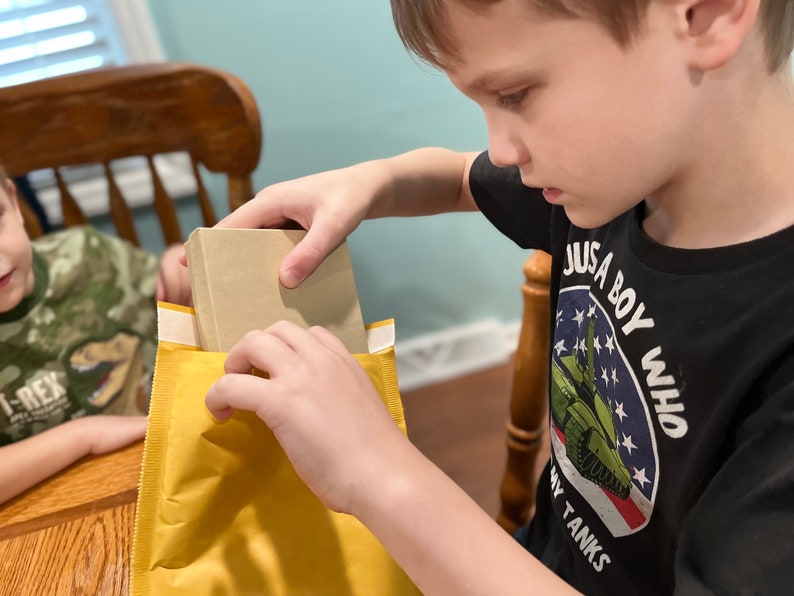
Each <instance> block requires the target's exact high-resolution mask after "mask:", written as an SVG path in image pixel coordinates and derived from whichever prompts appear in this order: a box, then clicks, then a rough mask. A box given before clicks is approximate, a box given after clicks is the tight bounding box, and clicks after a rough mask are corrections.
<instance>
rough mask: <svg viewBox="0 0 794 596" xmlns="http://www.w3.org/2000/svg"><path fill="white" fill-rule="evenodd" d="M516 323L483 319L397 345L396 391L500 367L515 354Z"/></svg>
mask: <svg viewBox="0 0 794 596" xmlns="http://www.w3.org/2000/svg"><path fill="white" fill-rule="evenodd" d="M520 328H521V324H520V322H519V321H511V322H504V321H500V320H499V319H485V320H483V321H477V322H475V323H469V324H467V325H461V326H459V327H453V328H449V329H445V330H443V331H438V332H435V333H428V334H427V335H421V336H418V337H412V338H409V339H407V340H404V341H399V340H398V341H397V342H396V344H395V346H394V352H395V357H396V359H397V375H398V378H399V383H400V389H402V390H405V391H408V390H411V389H417V388H419V387H424V386H426V385H432V384H433V383H439V382H441V381H446V380H449V379H453V378H455V377H459V376H462V375H467V374H470V373H473V372H477V371H479V370H484V369H486V368H491V367H493V366H498V365H500V364H504V363H505V362H507V360H508V359H509V358H510V357H511V356H512V354H513V353H514V352H515V349H516V346H517V344H518V334H519V331H520Z"/></svg>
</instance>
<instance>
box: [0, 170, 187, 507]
mask: <svg viewBox="0 0 794 596" xmlns="http://www.w3.org/2000/svg"><path fill="white" fill-rule="evenodd" d="M177 255H178V252H177V251H176V250H175V249H169V250H168V251H166V253H165V254H164V256H163V259H162V263H161V265H160V275H159V276H158V259H157V257H155V256H153V255H148V254H146V253H144V252H143V251H140V250H138V249H135V248H133V247H132V246H130V245H129V244H127V243H124V242H122V241H120V240H118V239H116V238H111V237H109V236H105V235H103V234H101V233H99V232H97V231H96V230H93V229H92V228H88V227H86V228H71V229H68V230H66V231H64V232H60V233H57V234H50V235H47V236H44V237H42V238H40V239H38V240H37V241H36V242H35V243H33V244H31V241H30V239H29V237H28V235H27V233H26V232H25V228H24V224H23V218H22V213H21V211H20V208H19V203H18V198H17V194H16V188H15V187H14V183H13V182H12V181H11V180H9V179H8V178H7V177H6V175H5V173H4V172H2V170H0V445H2V446H1V447H0V461H2V462H3V465H2V466H1V467H0V503H2V502H4V501H6V500H8V499H10V498H12V497H14V496H16V495H17V494H19V493H21V492H22V491H24V490H26V489H27V488H29V487H31V486H33V485H34V484H36V483H38V482H39V481H41V480H43V479H45V478H47V477H49V476H51V475H52V474H54V473H55V472H57V471H59V470H61V469H62V468H65V467H66V466H68V465H69V464H71V463H73V462H75V461H77V460H78V459H80V458H81V457H83V456H84V455H87V454H89V453H95V454H98V453H106V452H109V451H113V450H115V449H118V448H120V447H123V446H124V445H127V444H129V443H131V442H133V441H135V440H138V439H141V438H142V437H143V435H144V433H145V431H146V417H145V416H144V415H145V414H146V412H147V410H148V397H147V396H148V390H147V389H146V386H147V385H148V382H149V381H150V380H151V379H150V377H151V374H152V368H153V366H154V350H155V347H156V320H155V301H154V297H155V287H156V286H157V294H158V296H160V297H162V298H164V299H166V298H168V299H170V300H171V301H175V302H176V301H181V302H186V301H188V300H189V284H188V280H187V275H186V272H185V270H184V268H183V267H180V266H179V265H178V259H177ZM185 289H187V291H188V293H185ZM98 413H102V414H103V415H100V416H94V415H93V414H98Z"/></svg>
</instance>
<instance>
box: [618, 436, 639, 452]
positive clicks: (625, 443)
mask: <svg viewBox="0 0 794 596" xmlns="http://www.w3.org/2000/svg"><path fill="white" fill-rule="evenodd" d="M621 445H623V446H624V447H625V448H626V451H628V452H629V455H631V450H632V449H636V448H637V446H636V445H635V444H634V443H633V442H632V440H631V435H629V436H626V434H625V433H623V442H622V443H621Z"/></svg>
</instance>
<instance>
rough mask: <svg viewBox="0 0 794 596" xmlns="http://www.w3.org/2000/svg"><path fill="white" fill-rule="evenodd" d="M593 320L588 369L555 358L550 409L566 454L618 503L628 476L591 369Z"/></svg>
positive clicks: (574, 357)
mask: <svg viewBox="0 0 794 596" xmlns="http://www.w3.org/2000/svg"><path fill="white" fill-rule="evenodd" d="M594 336H595V317H590V323H589V328H588V331H587V365H586V366H585V365H583V363H582V362H581V360H580V359H579V357H578V356H577V354H576V353H575V352H574V353H572V354H570V355H568V356H562V357H558V358H554V360H553V366H552V370H551V381H552V382H551V410H552V419H553V420H554V424H555V425H556V426H557V427H558V428H560V429H561V430H562V431H563V433H565V451H566V455H567V456H568V459H569V460H570V461H571V463H572V464H573V465H574V466H575V467H576V469H577V470H578V471H579V473H580V474H581V475H582V476H583V477H584V478H587V479H588V480H590V481H591V482H594V483H595V484H597V485H598V486H600V487H602V488H604V489H605V490H608V491H609V492H611V493H612V494H614V495H616V496H618V497H619V498H621V499H625V498H627V497H628V496H629V491H630V490H631V474H630V473H629V471H628V469H627V468H626V465H625V464H624V463H623V460H622V458H621V457H620V454H619V453H618V438H617V431H616V430H615V425H614V423H613V420H612V409H611V408H610V406H609V404H608V403H607V401H606V400H605V399H604V397H603V396H602V395H601V393H600V392H599V391H598V388H597V387H596V384H595V367H594V365H593V339H594Z"/></svg>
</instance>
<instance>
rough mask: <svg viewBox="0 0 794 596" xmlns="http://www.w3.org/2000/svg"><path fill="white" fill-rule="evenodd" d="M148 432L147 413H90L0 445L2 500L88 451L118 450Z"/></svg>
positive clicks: (0, 494)
mask: <svg viewBox="0 0 794 596" xmlns="http://www.w3.org/2000/svg"><path fill="white" fill-rule="evenodd" d="M145 434H146V417H145V416H88V417H85V418H78V419H76V420H70V421H69V422H65V423H63V424H60V425H58V426H56V427H53V428H51V429H49V430H46V431H44V432H42V433H39V434H37V435H33V436H32V437H30V438H28V439H24V440H22V441H18V442H16V443H11V444H10V445H6V446H4V447H0V461H2V462H3V465H2V466H0V503H5V502H6V501H8V500H9V499H12V498H13V497H15V496H17V495H18V494H20V493H22V492H24V491H26V490H27V489H29V488H31V487H32V486H35V485H36V484H38V483H39V482H41V481H42V480H46V479H47V478H49V477H50V476H52V475H53V474H56V473H57V472H59V471H61V470H63V469H64V468H66V467H67V466H69V465H71V464H73V463H74V462H76V461H77V460H79V459H81V458H82V457H84V456H86V455H90V454H94V455H99V454H102V453H109V452H111V451H115V450H117V449H120V448H122V447H124V446H125V445H129V444H130V443H133V442H135V441H137V440H140V439H142V438H143V437H144V435H145Z"/></svg>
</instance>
